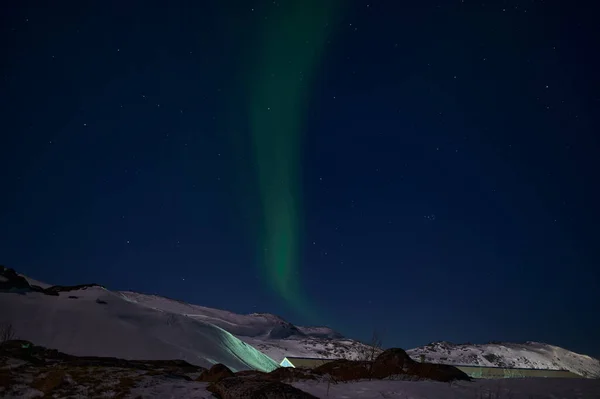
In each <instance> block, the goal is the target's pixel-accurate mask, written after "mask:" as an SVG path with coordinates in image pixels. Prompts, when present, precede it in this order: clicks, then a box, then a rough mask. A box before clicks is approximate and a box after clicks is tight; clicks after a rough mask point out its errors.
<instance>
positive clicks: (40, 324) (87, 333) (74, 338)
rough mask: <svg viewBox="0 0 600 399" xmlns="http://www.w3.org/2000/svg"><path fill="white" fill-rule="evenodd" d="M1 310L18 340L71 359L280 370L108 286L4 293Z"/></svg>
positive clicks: (200, 326)
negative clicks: (179, 361)
mask: <svg viewBox="0 0 600 399" xmlns="http://www.w3.org/2000/svg"><path fill="white" fill-rule="evenodd" d="M74 297H75V298H74ZM99 302H100V303H99ZM102 302H104V303H102ZM0 309H2V311H1V312H0V322H3V321H7V322H10V323H11V324H12V325H13V327H14V329H15V331H16V333H17V336H18V338H20V339H25V340H28V341H31V342H34V343H35V344H36V345H41V346H45V347H48V348H54V349H58V350H60V351H62V352H65V353H68V354H73V355H89V356H110V357H119V358H125V359H140V360H145V359H157V360H160V359H183V360H186V361H188V362H189V363H192V364H196V365H199V366H203V367H210V366H211V365H212V364H215V363H223V364H225V365H227V366H228V367H230V368H231V369H232V370H244V369H258V370H264V371H270V370H272V369H274V368H276V367H277V363H275V362H274V361H273V360H272V359H270V358H269V357H267V356H266V355H264V354H263V353H261V352H259V351H258V350H256V349H254V348H253V347H251V346H250V345H247V344H246V343H244V342H242V341H240V340H239V339H237V338H236V337H234V336H233V335H232V334H230V333H228V332H227V331H225V330H223V329H222V328H219V327H218V326H215V325H213V324H210V323H208V322H206V321H204V320H200V319H194V318H189V317H186V316H183V315H179V314H176V313H167V312H163V311H159V310H155V309H150V308H148V307H145V306H140V305H137V304H135V303H132V302H130V301H127V300H125V299H124V298H123V297H122V296H121V295H120V294H118V293H113V292H111V291H108V290H106V289H104V288H102V287H89V288H86V289H81V290H74V291H69V292H61V293H60V295H59V296H52V295H45V294H42V293H39V292H19V293H16V292H0Z"/></svg>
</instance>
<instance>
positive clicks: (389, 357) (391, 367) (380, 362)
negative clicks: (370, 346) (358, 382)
mask: <svg viewBox="0 0 600 399" xmlns="http://www.w3.org/2000/svg"><path fill="white" fill-rule="evenodd" d="M413 364H416V362H415V361H414V360H412V359H411V358H410V356H408V354H407V353H406V351H404V349H400V348H390V349H386V350H385V351H383V352H381V354H380V355H379V356H377V358H376V359H375V361H374V362H373V368H372V375H373V377H374V378H386V377H389V376H390V375H394V374H403V373H406V371H407V370H408V369H409V368H410V367H411V366H412V365H413Z"/></svg>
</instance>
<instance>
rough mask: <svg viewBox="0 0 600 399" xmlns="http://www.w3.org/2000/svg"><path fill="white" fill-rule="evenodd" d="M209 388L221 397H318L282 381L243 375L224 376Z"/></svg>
mask: <svg viewBox="0 0 600 399" xmlns="http://www.w3.org/2000/svg"><path fill="white" fill-rule="evenodd" d="M207 389H208V391H210V392H212V393H213V394H215V395H217V396H218V397H219V398H221V399H282V398H285V399H317V398H316V396H313V395H311V394H309V393H306V392H304V391H301V390H300V389H298V388H295V387H293V386H291V385H288V384H284V383H282V382H277V381H267V380H263V379H252V378H242V377H230V378H224V379H222V380H221V381H219V382H215V383H212V384H210V385H209V386H208V387H207Z"/></svg>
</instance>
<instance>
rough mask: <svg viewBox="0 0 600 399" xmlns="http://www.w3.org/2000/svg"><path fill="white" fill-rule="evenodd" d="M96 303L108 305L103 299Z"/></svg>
mask: <svg viewBox="0 0 600 399" xmlns="http://www.w3.org/2000/svg"><path fill="white" fill-rule="evenodd" d="M96 303H98V304H100V305H107V303H106V301H103V300H102V299H100V298H98V299H96Z"/></svg>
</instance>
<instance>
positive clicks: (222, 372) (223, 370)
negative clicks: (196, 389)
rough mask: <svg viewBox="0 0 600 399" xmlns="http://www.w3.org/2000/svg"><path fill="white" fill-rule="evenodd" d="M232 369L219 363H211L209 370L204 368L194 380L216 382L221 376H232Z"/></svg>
mask: <svg viewBox="0 0 600 399" xmlns="http://www.w3.org/2000/svg"><path fill="white" fill-rule="evenodd" d="M233 376H234V374H233V371H231V370H229V368H228V367H227V366H225V365H224V364H221V363H217V364H215V365H213V366H212V367H211V368H210V369H209V370H204V371H203V372H202V373H201V374H200V375H199V376H198V378H197V379H196V381H202V382H217V381H221V380H222V379H223V378H227V377H233Z"/></svg>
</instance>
